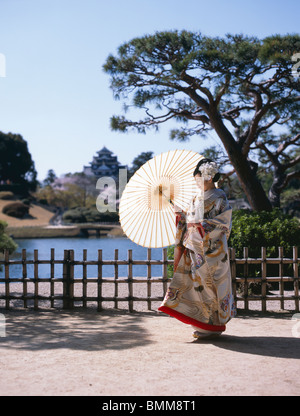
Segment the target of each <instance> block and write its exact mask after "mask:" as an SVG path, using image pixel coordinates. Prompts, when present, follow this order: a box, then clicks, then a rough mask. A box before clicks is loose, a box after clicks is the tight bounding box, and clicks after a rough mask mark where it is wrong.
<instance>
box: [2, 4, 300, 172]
mask: <svg viewBox="0 0 300 416" xmlns="http://www.w3.org/2000/svg"><path fill="white" fill-rule="evenodd" d="M299 15H300V2H299V1H298V0H286V1H285V2H282V1H278V0H273V1H270V0H260V1H258V0H252V1H251V2H250V1H247V2H246V1H244V0H227V1H225V0H215V1H210V2H208V1H206V0H205V1H204V0H186V1H185V2H184V1H182V0H172V1H171V0H149V1H148V0H127V1H126V0H114V1H110V2H109V1H103V0H0V53H1V54H3V55H4V56H5V58H6V77H0V130H1V131H3V132H5V133H7V132H13V133H19V134H21V135H22V136H23V137H24V139H25V140H26V141H27V142H28V146H29V151H30V152H31V154H32V157H33V160H34V161H35V166H36V170H37V171H38V179H39V180H43V179H44V178H45V176H46V174H47V171H48V170H49V169H54V171H55V172H56V174H57V175H58V176H60V175H61V174H63V173H67V172H76V171H81V170H82V169H83V165H87V164H89V162H90V161H91V160H92V157H93V156H94V155H95V153H96V152H97V150H99V149H100V148H102V147H103V146H104V145H105V146H106V147H108V148H109V149H111V150H112V151H113V152H114V153H116V154H117V155H118V157H119V160H120V162H121V163H122V164H131V162H132V160H133V159H134V157H136V156H137V155H138V154H139V153H141V152H143V151H150V150H152V151H154V154H158V153H160V152H164V151H167V150H172V149H176V148H178V149H183V148H185V149H192V150H195V151H198V152H201V151H202V150H203V149H204V148H206V147H209V146H210V145H214V144H217V143H218V141H217V140H216V139H215V138H214V136H211V139H208V140H205V141H204V140H203V139H200V138H195V137H194V138H192V139H191V140H190V142H188V143H184V144H182V143H178V142H172V141H170V140H169V130H170V129H171V128H172V127H174V125H172V124H168V125H165V126H163V127H162V128H161V129H160V131H159V133H154V132H153V133H147V135H146V136H145V135H139V134H137V133H136V134H134V133H130V134H121V133H117V132H112V131H111V130H110V127H109V119H110V117H111V116H112V115H113V114H120V113H121V112H122V103H120V102H116V101H114V99H113V96H112V91H111V90H110V88H109V76H108V75H107V74H105V73H104V72H103V70H102V65H103V64H104V62H105V60H106V58H107V56H108V55H109V54H110V53H115V52H116V50H117V48H118V46H119V45H121V44H122V43H124V42H126V41H128V40H130V39H132V38H134V37H139V36H143V35H145V34H151V33H154V32H155V31H160V30H173V29H178V30H181V29H187V30H192V31H201V32H202V33H203V34H205V35H211V36H224V35H225V34H226V33H244V34H247V35H255V36H258V37H261V38H262V37H265V36H268V35H272V34H275V33H279V34H286V33H298V32H299Z"/></svg>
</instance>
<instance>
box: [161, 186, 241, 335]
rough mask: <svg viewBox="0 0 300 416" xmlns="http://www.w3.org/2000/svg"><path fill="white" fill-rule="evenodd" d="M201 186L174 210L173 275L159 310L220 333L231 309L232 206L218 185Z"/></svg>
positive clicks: (231, 311) (223, 329)
mask: <svg viewBox="0 0 300 416" xmlns="http://www.w3.org/2000/svg"><path fill="white" fill-rule="evenodd" d="M201 192H202V191H200V190H199V191H198V193H197V194H196V196H195V197H194V198H193V200H192V201H191V204H190V207H189V209H188V211H187V212H186V213H184V212H181V213H179V214H178V213H177V214H176V222H177V234H176V242H175V252H174V275H173V279H172V281H171V283H170V286H169V288H168V291H167V293H166V295H165V298H164V301H163V303H162V305H161V306H160V308H159V311H161V312H164V313H166V314H169V315H171V316H173V317H175V318H177V319H179V320H180V321H182V322H184V323H186V324H190V325H192V326H193V327H194V329H200V331H202V332H206V331H209V332H215V333H221V332H223V331H225V329H226V326H225V324H226V323H227V322H228V321H229V320H230V319H231V318H232V317H233V316H234V315H235V313H236V310H235V305H234V300H233V296H232V288H231V273H230V262H229V258H228V245H227V241H228V238H229V235H230V231H231V214H232V209H231V207H230V205H229V203H228V200H227V198H226V195H225V193H224V191H222V190H221V189H218V188H214V189H211V190H208V191H205V192H204V197H203V194H201ZM203 204H204V205H203ZM203 214H204V215H203ZM195 327H196V328H195Z"/></svg>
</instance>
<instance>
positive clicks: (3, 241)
mask: <svg viewBox="0 0 300 416" xmlns="http://www.w3.org/2000/svg"><path fill="white" fill-rule="evenodd" d="M6 227H7V223H6V222H5V221H1V220H0V253H3V252H4V250H5V249H6V250H8V251H9V254H12V253H13V252H14V251H15V250H16V249H17V247H18V245H17V244H16V243H15V242H14V241H13V240H12V238H11V237H9V236H8V235H7V234H5V228H6ZM0 270H1V265H0Z"/></svg>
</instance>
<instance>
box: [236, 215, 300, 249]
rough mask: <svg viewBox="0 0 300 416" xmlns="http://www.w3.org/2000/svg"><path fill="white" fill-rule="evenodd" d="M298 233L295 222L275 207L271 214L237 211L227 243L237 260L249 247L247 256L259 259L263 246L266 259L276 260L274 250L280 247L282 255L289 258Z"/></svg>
mask: <svg viewBox="0 0 300 416" xmlns="http://www.w3.org/2000/svg"><path fill="white" fill-rule="evenodd" d="M299 231H300V224H299V221H298V220H297V219H296V218H293V217H291V216H290V215H287V214H284V213H283V212H282V211H281V210H280V209H278V208H275V209H273V211H272V212H266V211H262V212H256V211H254V212H253V211H249V210H237V211H234V212H233V215H232V231H231V235H230V238H229V242H228V244H229V247H234V248H235V250H236V256H237V257H242V256H243V247H248V248H249V255H250V256H251V257H260V255H261V247H266V249H267V257H277V255H278V251H277V250H278V247H283V250H284V255H285V256H292V248H293V246H299V245H300V232H299Z"/></svg>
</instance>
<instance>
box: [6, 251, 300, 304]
mask: <svg viewBox="0 0 300 416" xmlns="http://www.w3.org/2000/svg"><path fill="white" fill-rule="evenodd" d="M132 254H133V253H132V250H128V257H127V259H126V260H121V259H119V252H118V250H117V249H116V250H115V252H114V259H113V260H104V259H103V258H102V250H98V258H97V260H93V261H91V260H89V261H88V260H87V250H86V249H85V250H83V256H82V260H80V261H78V260H75V257H74V250H64V256H63V258H61V259H56V258H55V250H54V249H51V253H50V259H48V260H42V259H39V255H38V250H34V257H33V259H28V258H27V254H26V250H25V249H23V250H22V257H21V259H19V260H16V259H11V258H10V256H9V253H8V251H5V253H4V256H3V257H2V259H0V268H1V265H3V271H2V275H3V277H1V274H0V308H4V309H11V308H15V307H16V305H17V307H20V306H21V307H24V308H28V307H31V306H32V307H33V308H34V309H36V310H37V309H39V308H41V307H42V308H44V307H45V304H46V303H47V305H49V306H50V307H51V308H55V307H57V306H58V307H63V308H64V309H72V308H74V307H76V306H81V307H87V306H88V304H89V303H90V302H92V303H93V304H96V305H97V309H98V311H101V310H102V309H103V305H104V304H105V303H106V302H110V303H113V305H114V307H115V308H118V307H119V305H120V303H122V304H123V305H124V303H125V305H126V309H128V310H129V311H130V312H133V311H134V310H135V305H137V304H140V303H141V302H142V303H143V304H144V305H145V304H146V305H147V309H148V310H151V309H152V303H153V302H161V301H162V299H163V296H164V294H165V292H166V289H167V285H168V283H169V282H170V280H169V279H168V276H167V270H168V265H170V264H173V260H168V258H167V250H166V249H162V259H159V260H154V259H152V252H151V249H148V250H147V259H145V260H134V259H133V255H132ZM243 254H244V255H243V258H236V256H235V250H234V249H233V248H230V249H229V256H230V264H231V274H232V287H233V294H234V297H235V300H236V302H237V305H238V308H240V309H244V310H248V309H249V305H250V304H251V302H255V304H256V305H257V302H259V303H260V308H257V307H256V308H255V309H260V310H262V311H263V312H265V311H267V310H268V304H269V302H270V301H279V305H280V306H279V307H277V309H291V304H292V310H294V311H296V312H299V263H300V262H299V260H300V259H299V258H298V249H297V247H294V248H293V257H292V258H285V257H284V255H283V249H282V248H281V247H279V248H278V258H267V257H266V249H265V248H264V247H262V248H261V257H260V258H251V257H249V255H248V248H244V253H243ZM17 264H18V265H21V268H22V276H21V277H15V276H13V275H12V272H11V267H12V266H14V265H17ZM44 264H46V265H49V268H50V277H46V278H45V277H43V276H41V275H40V271H39V266H40V265H44ZM58 264H60V265H62V266H61V267H62V273H61V275H57V272H56V271H55V265H58ZM253 264H256V265H259V266H258V267H259V269H260V276H259V277H257V276H251V271H250V269H251V267H252V266H251V265H253ZM28 265H33V275H32V276H28V267H27V266H28ZM89 265H90V266H96V268H97V273H96V274H97V275H96V276H94V277H87V267H88V266H89ZM121 265H126V266H127V276H126V277H119V266H121ZM135 265H145V266H146V269H147V276H145V277H134V276H133V267H134V266H135ZM154 265H160V266H161V267H162V269H161V277H153V276H152V270H151V269H152V266H154ZM240 265H242V269H243V272H242V275H241V272H239V273H237V268H240ZM268 265H278V276H275V277H274V276H273V277H269V276H268V275H267V267H268ZM285 265H291V266H290V270H291V271H292V272H291V273H290V274H291V275H289V276H286V275H284V271H285ZM78 266H79V267H81V268H82V273H80V277H74V276H75V275H74V268H75V267H78ZM106 266H113V267H114V276H112V277H103V268H104V267H106ZM252 283H255V284H259V287H260V293H259V294H251V293H250V294H249V287H250V286H251V284H252ZM270 283H271V284H274V283H276V284H277V285H278V290H277V291H275V293H274V291H272V294H270V293H269V291H268V287H269V284H270ZM15 284H17V285H15ZM45 284H47V290H46V291H45ZM57 284H60V288H59V292H58V293H57V290H56V286H57ZM142 284H143V288H144V289H143V290H138V294H136V293H135V290H134V289H135V288H137V287H138V288H139V289H140V288H141V287H142ZM287 284H289V290H286V288H285V285H287ZM79 285H81V290H80V291H78V290H77V288H78V286H79ZM107 285H109V287H110V292H109V293H110V294H109V295H107V293H106V292H105V290H104V287H105V286H107ZM90 286H93V288H94V289H93V291H92V294H91V293H89V292H90V291H89V287H90ZM154 286H155V293H154V294H153V291H152V288H153V287H154ZM291 286H292V289H291ZM12 287H13V288H12ZM16 288H17V289H16ZM79 292H80V293H79ZM287 303H288V305H289V307H288V308H286V304H287ZM41 304H42V306H41ZM250 309H251V308H250ZM272 310H274V308H272Z"/></svg>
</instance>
